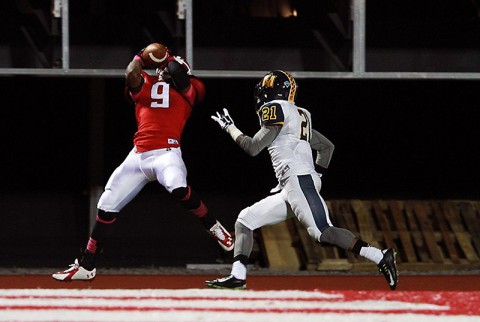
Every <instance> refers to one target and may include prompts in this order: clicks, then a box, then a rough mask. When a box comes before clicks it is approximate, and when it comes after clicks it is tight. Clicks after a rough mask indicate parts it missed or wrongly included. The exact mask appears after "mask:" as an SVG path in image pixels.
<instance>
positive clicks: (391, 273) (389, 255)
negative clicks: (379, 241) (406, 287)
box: [377, 248, 398, 290]
mask: <svg viewBox="0 0 480 322" xmlns="http://www.w3.org/2000/svg"><path fill="white" fill-rule="evenodd" d="M382 253H383V258H382V260H381V261H380V263H378V265H377V267H378V269H379V270H380V273H382V274H383V276H385V279H386V280H387V283H388V285H389V286H390V289H391V290H394V289H395V288H396V287H397V283H398V271H397V262H396V260H395V256H396V255H397V252H396V251H395V250H394V249H392V248H389V249H385V250H382Z"/></svg>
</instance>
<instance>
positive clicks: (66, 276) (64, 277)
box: [52, 259, 97, 282]
mask: <svg viewBox="0 0 480 322" xmlns="http://www.w3.org/2000/svg"><path fill="white" fill-rule="evenodd" d="M96 274H97V269H96V268H93V269H92V270H91V271H89V270H87V269H85V268H84V267H83V266H80V264H79V263H78V259H75V262H74V263H73V264H70V268H68V269H66V270H64V271H63V272H57V273H55V274H52V277H53V278H54V279H56V280H57V281H64V282H69V281H74V280H78V281H88V280H92V279H94V278H95V275H96Z"/></svg>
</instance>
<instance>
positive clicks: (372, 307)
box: [0, 298, 449, 311]
mask: <svg viewBox="0 0 480 322" xmlns="http://www.w3.org/2000/svg"><path fill="white" fill-rule="evenodd" d="M379 303H382V305H379ZM0 305H2V306H3V305H4V306H39V307H40V306H62V307H63V306H65V307H76V306H82V307H89V308H92V309H95V308H99V307H100V308H108V307H124V308H130V309H136V308H138V309H142V308H158V309H176V308H181V309H183V308H186V307H187V308H188V307H190V308H192V309H220V310H221V309H224V310H229V309H230V310H235V309H238V310H242V309H243V310H250V309H251V310H255V309H265V308H275V309H282V310H290V309H331V310H349V311H355V310H359V311H388V310H412V311H415V310H448V309H449V307H448V306H447V307H446V306H439V305H434V304H425V303H407V302H399V301H387V302H385V301H373V300H367V301H347V302H328V301H327V302H317V301H315V302H304V301H298V302H294V301H292V300H289V301H282V300H260V301H250V300H240V301H238V300H215V301H212V300H153V299H152V300H143V299H142V300H131V299H129V300H121V299H118V300H107V299H91V298H88V299H0Z"/></svg>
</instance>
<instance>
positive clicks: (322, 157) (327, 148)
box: [310, 129, 335, 168]
mask: <svg viewBox="0 0 480 322" xmlns="http://www.w3.org/2000/svg"><path fill="white" fill-rule="evenodd" d="M310 146H311V147H312V149H313V150H315V151H317V159H316V160H315V163H316V164H318V165H319V166H321V167H323V168H328V166H329V164H330V160H331V159H332V154H333V150H334V149H335V146H334V145H333V143H332V142H330V140H329V139H327V138H326V137H325V136H324V135H323V134H321V133H320V132H318V131H317V130H314V129H312V138H311V140H310Z"/></svg>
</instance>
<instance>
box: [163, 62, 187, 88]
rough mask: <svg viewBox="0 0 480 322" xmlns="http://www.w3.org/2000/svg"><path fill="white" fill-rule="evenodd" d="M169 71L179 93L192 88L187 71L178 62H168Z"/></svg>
mask: <svg viewBox="0 0 480 322" xmlns="http://www.w3.org/2000/svg"><path fill="white" fill-rule="evenodd" d="M167 69H168V73H169V74H170V76H171V77H172V81H173V84H174V85H175V88H176V89H177V90H178V91H179V92H186V91H187V90H188V89H189V88H190V77H188V74H187V71H186V70H185V69H184V68H183V67H182V65H180V63H179V62H177V61H176V60H172V61H170V62H168V65H167Z"/></svg>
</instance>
